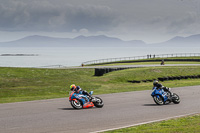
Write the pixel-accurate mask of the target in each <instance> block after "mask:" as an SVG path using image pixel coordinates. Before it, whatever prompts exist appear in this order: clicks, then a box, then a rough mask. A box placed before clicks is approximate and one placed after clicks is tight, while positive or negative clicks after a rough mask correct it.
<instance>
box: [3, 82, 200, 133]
mask: <svg viewBox="0 0 200 133" xmlns="http://www.w3.org/2000/svg"><path fill="white" fill-rule="evenodd" d="M133 87H134V86H133ZM150 89H151V88H150ZM172 92H174V93H177V94H178V95H179V96H180V99H181V102H180V104H173V103H170V104H169V105H162V106H158V105H156V104H155V103H154V101H153V99H152V97H151V90H147V91H134V92H124V93H114V94H104V95H98V96H99V97H101V98H102V99H103V101H104V107H103V108H95V107H94V108H90V109H81V110H75V109H73V108H72V107H71V105H70V103H69V101H68V97H66V98H59V99H50V100H38V101H29V102H18V103H7V104H0V132H1V133H72V132H73V133H88V132H101V131H106V130H110V129H115V128H120V127H127V126H131V125H137V124H141V123H148V122H152V121H159V120H163V119H168V118H174V117H177V116H184V115H189V114H195V113H200V102H199V101H200V86H190V87H178V88H172ZM94 94H95V92H94Z"/></svg>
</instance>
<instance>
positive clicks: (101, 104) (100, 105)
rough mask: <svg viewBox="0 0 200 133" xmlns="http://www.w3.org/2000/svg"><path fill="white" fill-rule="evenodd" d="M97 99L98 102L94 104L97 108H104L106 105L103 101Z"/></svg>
mask: <svg viewBox="0 0 200 133" xmlns="http://www.w3.org/2000/svg"><path fill="white" fill-rule="evenodd" d="M95 99H96V102H93V103H94V106H95V107H97V108H102V107H103V105H104V103H103V100H102V99H101V98H100V97H95Z"/></svg>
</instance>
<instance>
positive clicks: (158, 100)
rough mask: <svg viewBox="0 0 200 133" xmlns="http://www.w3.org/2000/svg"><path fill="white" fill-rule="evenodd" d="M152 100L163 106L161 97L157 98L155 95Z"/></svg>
mask: <svg viewBox="0 0 200 133" xmlns="http://www.w3.org/2000/svg"><path fill="white" fill-rule="evenodd" d="M153 100H154V102H155V103H156V104H158V105H163V104H164V100H163V98H162V97H161V96H157V95H156V96H154V97H153Z"/></svg>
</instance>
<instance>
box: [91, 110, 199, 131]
mask: <svg viewBox="0 0 200 133" xmlns="http://www.w3.org/2000/svg"><path fill="white" fill-rule="evenodd" d="M199 113H200V112H196V113H190V114H184V115H178V116H174V117H168V118H164V119H159V120H153V121H147V122H142V123H137V124H133V125H128V126H122V127H117V128H111V129H105V130H100V131H94V132H90V133H100V132H106V131H112V130H117V129H123V128H129V127H134V126H139V125H144V124H149V123H154V122H160V121H165V120H170V119H174V118H181V117H185V116H190V115H195V114H199Z"/></svg>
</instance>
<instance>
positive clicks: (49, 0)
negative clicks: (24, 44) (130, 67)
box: [0, 0, 200, 43]
mask: <svg viewBox="0 0 200 133" xmlns="http://www.w3.org/2000/svg"><path fill="white" fill-rule="evenodd" d="M193 34H200V0H0V42H3V41H10V40H15V39H19V38H22V37H25V36H29V35H45V36H52V37H62V38H73V37H76V36H79V35H85V36H90V35H107V36H110V37H118V38H120V39H122V40H143V41H145V42H146V43H154V42H162V41H166V40H168V39H171V38H172V37H174V36H189V35H193Z"/></svg>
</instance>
